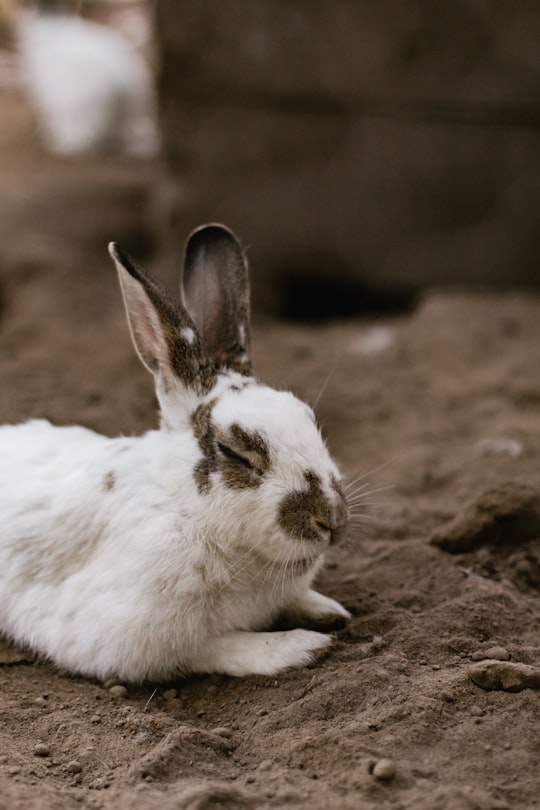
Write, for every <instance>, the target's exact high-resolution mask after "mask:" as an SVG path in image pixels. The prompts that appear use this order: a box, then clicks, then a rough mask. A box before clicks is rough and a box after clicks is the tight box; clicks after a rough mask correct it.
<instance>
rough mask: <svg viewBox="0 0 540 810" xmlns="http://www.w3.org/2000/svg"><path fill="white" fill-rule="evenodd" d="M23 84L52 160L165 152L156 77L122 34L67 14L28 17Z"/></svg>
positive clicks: (22, 33)
mask: <svg viewBox="0 0 540 810" xmlns="http://www.w3.org/2000/svg"><path fill="white" fill-rule="evenodd" d="M18 33H19V36H18V40H19V53H20V59H21V68H22V73H23V79H24V81H25V83H26V86H27V88H28V91H29V93H30V95H31V97H32V99H33V101H34V104H35V106H36V109H37V111H38V113H39V115H40V122H41V127H42V130H43V134H44V137H45V139H46V142H47V145H48V147H49V149H50V150H51V151H52V152H56V153H58V154H62V155H67V156H69V155H77V154H82V153H86V152H96V151H98V152H102V151H121V152H126V153H128V154H131V155H134V156H141V157H144V156H149V155H153V154H155V153H156V151H157V149H158V133H157V127H156V122H155V99H154V91H153V87H152V80H151V76H150V72H149V70H148V68H147V67H146V65H145V64H144V62H143V60H142V58H141V57H140V56H139V55H138V53H137V52H136V51H135V49H134V48H133V47H132V46H131V45H130V43H129V42H128V41H127V40H126V39H125V37H123V36H122V35H121V34H120V33H118V32H116V31H113V30H112V29H109V28H107V27H106V26H104V25H99V24H97V23H93V22H90V21H89V20H83V19H80V18H78V17H75V16H69V15H64V14H39V13H36V12H30V11H28V12H25V13H21V15H20V18H19V23H18Z"/></svg>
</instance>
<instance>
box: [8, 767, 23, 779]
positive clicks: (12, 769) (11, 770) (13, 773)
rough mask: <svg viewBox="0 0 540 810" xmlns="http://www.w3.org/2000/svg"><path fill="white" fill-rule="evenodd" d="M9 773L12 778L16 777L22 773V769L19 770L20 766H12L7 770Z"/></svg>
mask: <svg viewBox="0 0 540 810" xmlns="http://www.w3.org/2000/svg"><path fill="white" fill-rule="evenodd" d="M7 772H8V773H9V775H10V776H16V775H17V774H18V773H20V772H21V769H20V768H19V766H18V765H11V766H10V767H9V768H8V769H7Z"/></svg>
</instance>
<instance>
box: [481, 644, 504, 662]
mask: <svg viewBox="0 0 540 810" xmlns="http://www.w3.org/2000/svg"><path fill="white" fill-rule="evenodd" d="M488 658H491V659H492V660H493V661H509V660H510V653H509V652H508V650H507V649H506V648H505V647H499V646H498V645H496V646H494V647H486V648H485V649H483V650H476V651H475V652H473V654H472V655H471V659H472V660H473V661H485V660H486V659H488Z"/></svg>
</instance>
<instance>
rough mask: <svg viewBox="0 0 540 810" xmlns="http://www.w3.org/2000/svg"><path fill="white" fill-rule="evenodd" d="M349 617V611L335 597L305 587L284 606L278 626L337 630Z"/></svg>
mask: <svg viewBox="0 0 540 810" xmlns="http://www.w3.org/2000/svg"><path fill="white" fill-rule="evenodd" d="M350 618H351V614H350V613H349V611H348V610H346V608H344V607H343V605H340V604H339V602H336V600H335V599H330V598H329V597H328V596H323V595H322V593H317V591H314V590H312V589H311V588H307V589H306V590H305V591H304V592H303V593H301V594H299V595H298V596H296V597H295V598H294V600H293V601H291V602H290V603H289V604H288V605H287V606H286V608H285V610H284V611H283V613H282V615H281V616H280V618H279V626H280V627H308V628H311V629H314V630H322V631H328V630H337V629H338V628H340V627H343V626H344V625H345V624H346V622H347V620H348V619H350Z"/></svg>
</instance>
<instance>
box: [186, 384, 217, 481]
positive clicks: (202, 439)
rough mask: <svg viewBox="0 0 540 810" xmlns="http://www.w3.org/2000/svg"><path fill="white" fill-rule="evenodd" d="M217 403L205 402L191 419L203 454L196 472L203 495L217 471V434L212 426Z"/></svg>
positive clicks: (196, 478) (213, 400)
mask: <svg viewBox="0 0 540 810" xmlns="http://www.w3.org/2000/svg"><path fill="white" fill-rule="evenodd" d="M216 402H217V399H211V400H209V401H208V402H203V403H202V404H201V405H199V407H198V408H197V409H196V410H195V411H194V413H193V415H192V417H191V424H192V426H193V432H194V434H195V438H196V439H197V441H198V443H199V448H200V450H201V453H202V454H203V458H202V459H201V460H200V461H199V462H198V463H197V465H196V466H195V470H194V476H195V481H196V483H197V488H198V490H199V492H201V493H203V492H207V491H208V490H209V489H210V475H211V474H212V473H213V472H215V471H216V470H217V461H216V434H215V431H214V426H213V424H212V410H213V408H214V405H215V404H216Z"/></svg>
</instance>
